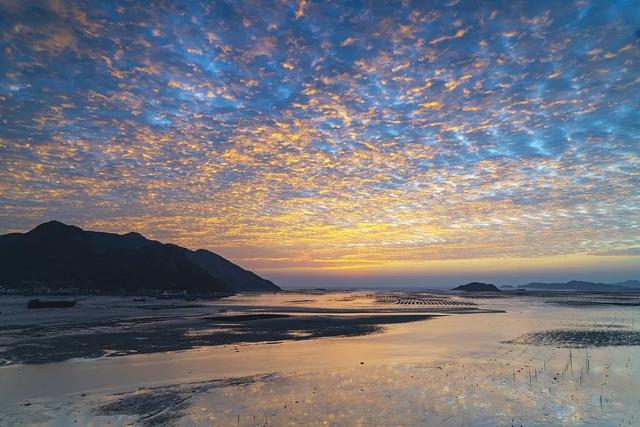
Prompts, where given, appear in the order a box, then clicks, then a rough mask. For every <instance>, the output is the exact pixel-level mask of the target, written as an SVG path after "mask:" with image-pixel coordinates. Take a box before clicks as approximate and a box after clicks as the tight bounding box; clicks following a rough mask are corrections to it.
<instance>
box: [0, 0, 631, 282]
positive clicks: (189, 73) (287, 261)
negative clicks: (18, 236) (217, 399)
mask: <svg viewBox="0 0 640 427" xmlns="http://www.w3.org/2000/svg"><path fill="white" fill-rule="evenodd" d="M152 6H153V7H152ZM313 6H314V5H313V4H309V3H308V2H305V1H301V2H298V3H293V4H286V3H276V4H274V5H273V7H270V8H268V9H265V8H256V7H255V5H254V4H253V3H251V2H236V3H233V4H213V5H212V4H209V3H207V2H193V3H192V4H191V5H190V7H189V9H188V11H187V10H184V9H180V8H179V7H178V6H177V5H174V4H172V3H165V4H153V5H152V4H151V3H148V4H145V3H137V4H127V5H126V6H120V5H116V6H115V7H111V6H109V5H108V4H106V3H105V4H104V5H92V7H91V8H86V7H83V6H82V5H80V4H76V3H73V2H66V1H61V2H59V4H58V5H56V4H54V5H53V6H52V7H46V8H38V7H35V6H34V7H26V6H24V5H23V4H21V3H20V4H18V3H10V2H9V3H7V2H3V3H2V5H1V6H0V7H2V8H3V11H6V13H5V14H4V15H3V17H4V19H5V23H6V25H5V26H4V28H5V29H4V30H3V33H2V39H1V40H0V47H1V49H2V52H3V54H4V60H3V61H2V65H0V68H1V70H2V73H0V111H2V121H3V122H2V126H0V228H3V229H4V230H15V229H24V228H28V227H30V226H32V225H34V224H35V223H37V222H39V221H43V220H47V219H50V218H52V217H56V218H62V219H65V220H67V221H69V222H75V223H78V224H80V225H85V226H91V227H94V228H104V229H109V230H114V231H129V230H131V229H135V230H137V231H140V232H144V233H146V234H149V235H150V236H151V237H155V238H159V239H162V240H173V241H176V242H178V243H182V244H185V245H187V246H190V247H206V248H211V249H218V250H221V251H222V252H223V253H224V254H229V255H232V256H233V257H234V259H236V260H238V261H242V260H243V259H246V262H247V266H248V267H251V266H252V265H256V266H260V267H261V268H269V269H285V268H298V267H304V268H318V269H331V268H339V269H349V268H369V266H372V265H377V266H392V265H400V264H399V263H405V262H418V261H420V260H426V259H441V260H443V259H470V258H483V257H484V258H500V257H541V256H565V255H568V254H593V253H598V254H614V253H616V254H617V253H620V254H622V253H623V252H624V254H627V255H638V254H637V251H636V248H637V247H638V245H640V241H639V239H640V237H636V236H638V233H637V229H638V226H639V223H638V220H637V219H636V218H639V217H640V212H639V211H640V194H639V193H638V191H637V188H638V187H639V184H640V182H639V177H638V174H637V170H639V168H640V145H639V144H637V135H638V134H640V113H639V112H638V111H639V110H638V108H637V105H636V104H637V102H635V100H636V99H638V98H640V93H639V92H640V84H638V82H639V80H638V76H637V72H636V70H637V66H638V61H639V60H640V58H639V57H638V49H637V48H636V47H635V46H636V44H635V43H634V42H633V41H631V39H630V37H632V35H633V33H634V31H636V30H637V27H638V25H637V23H634V22H633V17H634V16H636V15H634V14H633V13H632V12H633V11H634V10H635V9H634V8H633V7H634V5H633V2H630V1H622V2H617V3H616V4H608V3H607V2H600V3H589V4H586V3H585V4H584V5H579V6H575V7H573V6H572V7H567V8H561V9H558V8H556V7H553V6H554V5H553V4H552V3H551V2H550V1H543V2H542V3H541V7H540V8H536V9H535V10H533V9H531V10H529V9H527V8H524V7H521V6H514V7H511V8H508V9H500V10H498V11H495V10H493V9H490V8H489V9H488V8H487V7H486V5H483V4H481V3H469V2H457V3H451V4H450V5H449V6H447V7H445V8H441V9H439V10H433V9H431V8H429V7H428V5H426V4H425V5H415V4H414V5H412V7H410V8H409V7H408V8H399V7H395V6H394V5H393V4H386V3H380V5H378V6H377V7H371V8H368V7H364V6H358V5H351V4H343V3H342V2H336V3H331V4H326V5H323V7H313ZM536 11H539V12H536ZM606 16H609V17H611V19H609V20H607V19H604V18H603V17H606ZM623 18H626V19H623ZM614 24H615V25H614ZM612 26H615V31H614V30H612V28H613V27H612ZM345 47H348V49H346V48H345Z"/></svg>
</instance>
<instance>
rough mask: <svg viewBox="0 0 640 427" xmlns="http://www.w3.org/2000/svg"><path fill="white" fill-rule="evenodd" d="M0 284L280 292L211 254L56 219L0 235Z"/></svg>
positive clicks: (262, 280)
mask: <svg viewBox="0 0 640 427" xmlns="http://www.w3.org/2000/svg"><path fill="white" fill-rule="evenodd" d="M0 285H3V286H5V287H8V288H32V287H36V286H38V285H42V286H48V287H54V288H56V287H57V288H62V287H66V288H81V289H93V290H98V291H103V292H109V291H116V290H120V289H124V290H126V291H131V292H133V291H135V290H139V289H145V290H155V291H160V290H174V291H179V290H186V291H189V292H192V293H200V294H231V293H233V292H234V291H245V290H246V291H261V290H265V291H277V290H279V289H280V288H278V287H277V286H276V285H274V284H273V283H272V282H270V281H269V280H265V279H262V278H261V277H259V276H257V275H256V274H254V273H252V272H250V271H246V270H243V269H242V268H240V267H238V266H237V265H235V264H233V263H232V262H230V261H228V260H226V259H224V258H222V257H221V256H219V255H216V254H214V253H213V252H209V251H204V250H199V251H190V250H188V249H186V248H183V247H180V246H177V245H173V244H163V243H160V242H157V241H155V240H149V239H147V238H145V237H144V236H142V235H141V234H138V233H127V234H123V235H120V234H114V233H103V232H95V231H84V230H82V229H81V228H79V227H76V226H73V225H66V224H63V223H61V222H58V221H50V222H46V223H43V224H40V225H39V226H37V227H36V228H34V229H33V230H31V231H29V232H26V233H11V234H5V235H2V236H0Z"/></svg>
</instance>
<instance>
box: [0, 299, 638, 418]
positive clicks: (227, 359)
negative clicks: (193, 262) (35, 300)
mask: <svg viewBox="0 0 640 427" xmlns="http://www.w3.org/2000/svg"><path fill="white" fill-rule="evenodd" d="M436 297H437V295H436ZM434 298H435V297H434ZM455 298H456V299H458V297H455ZM436 299H437V298H436ZM388 300H389V299H388V298H386V299H384V301H388ZM376 301H377V300H376V295H371V294H363V293H355V294H354V293H344V292H341V293H322V294H319V293H300V294H291V293H287V294H280V295H264V296H237V297H233V298H230V299H228V300H224V301H219V302H215V303H207V305H208V306H211V307H213V308H215V310H220V309H221V308H222V309H224V310H229V311H228V312H229V313H236V312H240V313H241V312H245V311H247V310H252V309H254V308H256V307H259V309H260V310H262V311H270V312H292V311H294V312H297V313H298V314H299V312H302V313H311V312H314V311H318V310H323V309H334V310H339V311H342V310H344V311H345V313H342V312H341V315H345V314H349V310H352V311H355V314H358V313H359V312H358V310H373V311H384V312H402V311H403V310H407V309H410V310H414V311H415V310H420V311H422V312H433V311H436V312H437V311H438V310H437V308H438V307H434V306H431V305H427V304H423V305H411V307H405V305H404V304H395V303H388V302H384V303H379V302H376ZM468 301H471V302H473V303H475V304H477V306H476V307H477V308H480V309H488V310H500V311H504V312H503V313H477V314H468V313H467V314H450V315H442V313H439V314H441V316H440V317H436V318H433V319H430V320H426V321H418V322H412V323H404V324H394V325H387V326H385V331H384V332H383V333H379V334H374V335H365V336H359V337H344V338H321V339H315V340H309V341H286V342H280V343H260V344H244V345H243V344H240V345H230V346H216V347H207V348H202V349H197V350H190V351H184V352H169V353H157V354H150V355H132V356H121V357H106V358H100V359H89V360H70V361H66V362H61V363H51V364H40V365H13V366H7V367H3V368H0V394H1V395H2V396H3V399H2V401H1V402H0V413H1V414H3V416H2V418H1V421H0V422H1V423H2V424H6V425H12V424H17V423H19V422H23V423H26V424H34V425H43V426H66V425H71V424H74V423H75V422H77V423H78V424H80V425H86V424H91V423H93V424H95V425H102V424H105V423H107V422H110V423H111V425H127V424H130V423H139V424H144V423H145V422H147V423H150V424H157V423H161V422H165V423H169V422H171V423H175V424H177V425H212V424H214V425H265V424H267V425H300V424H308V425H325V424H328V425H434V426H435V425H581V424H589V425H640V421H639V420H640V418H639V417H640V414H639V411H640V400H639V399H640V393H639V391H640V362H639V361H640V358H639V357H640V347H638V346H631V345H619V346H615V347H598V346H596V344H597V343H594V345H592V346H589V345H587V346H586V347H585V346H579V347H580V348H578V346H572V345H571V343H569V344H567V343H566V342H559V343H557V344H558V345H554V344H555V343H553V342H549V340H547V341H544V344H545V345H536V344H535V343H530V342H527V343H518V340H517V339H518V338H519V337H522V336H525V335H526V334H532V333H533V334H541V333H542V334H543V335H544V333H545V331H555V330H563V331H594V330H595V331H600V332H603V331H620V330H623V331H627V332H632V331H633V332H637V331H638V330H639V328H638V327H637V320H638V319H636V317H637V316H638V314H639V309H638V308H637V307H620V306H614V307H608V306H596V307H593V306H588V307H583V306H580V307H571V306H564V305H558V304H549V303H547V299H546V298H544V297H537V298H528V297H507V298H481V299H473V300H471V299H469V300H468ZM104 304H106V305H107V306H108V305H109V304H114V302H113V301H111V302H108V303H107V302H104ZM16 307H17V306H16ZM121 310H125V309H124V308H118V309H116V310H115V311H114V312H115V313H120V311H121ZM184 310H196V311H197V310H198V309H192V308H189V309H184ZM184 310H183V311H184ZM18 311H19V309H18V308H16V313H14V315H13V317H12V318H16V317H18V318H19V321H20V322H25V321H26V320H25V316H31V314H30V313H22V312H20V313H17V312H18ZM95 311H96V310H95V309H94V313H93V314H92V316H98V317H100V316H102V315H101V314H100V313H96V312H95ZM3 313H4V310H3ZM37 315H38V316H42V314H37ZM69 315H70V314H69V313H67V314H56V316H58V317H64V316H69ZM104 315H105V316H106V315H107V314H104ZM110 315H113V312H111V314H110ZM351 315H354V313H351ZM31 321H33V319H32V320H31ZM521 342H525V341H521ZM622 344H624V343H622ZM265 374H270V375H267V376H265ZM256 375H257V376H256ZM222 378H243V380H235V381H231V382H220V381H216V380H219V379H222ZM140 387H146V388H145V389H143V390H138V389H139V388H140ZM150 387H157V388H155V389H151V388H150ZM158 387H159V388H158ZM134 397H135V399H134ZM114 402H116V403H115V404H113V403H114ZM25 404H28V406H25ZM109 404H111V405H112V406H108V405H109ZM114 408H115V409H117V410H115V409H114ZM118 411H120V412H118Z"/></svg>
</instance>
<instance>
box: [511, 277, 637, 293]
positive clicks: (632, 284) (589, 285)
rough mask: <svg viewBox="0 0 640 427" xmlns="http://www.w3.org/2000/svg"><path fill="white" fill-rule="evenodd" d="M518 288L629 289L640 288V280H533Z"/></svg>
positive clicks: (567, 289)
mask: <svg viewBox="0 0 640 427" xmlns="http://www.w3.org/2000/svg"><path fill="white" fill-rule="evenodd" d="M518 289H537V290H547V291H551V290H557V291H628V290H633V289H640V280H626V281H624V282H616V283H596V282H585V281H581V280H571V281H569V282H565V283H543V282H531V283H527V284H526V285H520V286H518Z"/></svg>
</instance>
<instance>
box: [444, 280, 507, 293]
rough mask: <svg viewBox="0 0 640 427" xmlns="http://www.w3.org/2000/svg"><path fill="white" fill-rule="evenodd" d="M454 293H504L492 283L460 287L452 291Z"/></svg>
mask: <svg viewBox="0 0 640 427" xmlns="http://www.w3.org/2000/svg"><path fill="white" fill-rule="evenodd" d="M452 291H465V292H502V291H501V290H500V289H498V287H497V286H496V285H492V284H491V283H482V282H471V283H467V284H466V285H460V286H457V287H455V288H453V289H452Z"/></svg>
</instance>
